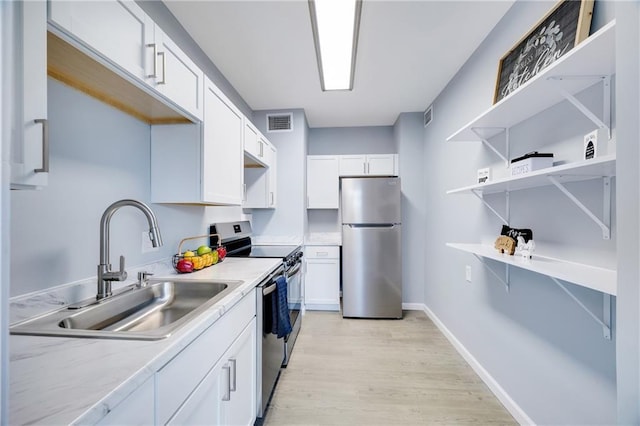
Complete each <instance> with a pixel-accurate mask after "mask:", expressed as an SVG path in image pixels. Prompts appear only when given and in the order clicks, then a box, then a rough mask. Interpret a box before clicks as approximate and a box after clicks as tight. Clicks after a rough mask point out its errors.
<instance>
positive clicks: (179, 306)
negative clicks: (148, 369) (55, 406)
mask: <svg viewBox="0 0 640 426" xmlns="http://www.w3.org/2000/svg"><path fill="white" fill-rule="evenodd" d="M241 283H242V281H224V282H222V281H158V282H153V281H151V282H150V283H149V284H148V285H147V286H146V287H142V288H136V287H134V286H132V287H130V288H127V289H126V290H125V291H123V292H122V293H119V294H117V295H115V296H112V297H110V298H106V299H102V300H100V301H92V302H91V303H90V304H89V305H88V306H86V307H82V308H80V309H70V308H64V309H60V310H58V311H55V312H52V313H49V314H46V315H43V316H40V317H37V318H34V319H30V320H27V321H23V322H20V323H17V324H15V325H13V326H12V327H11V328H10V332H11V334H28V335H44V336H64V337H95V338H106V339H140V340H157V339H163V338H166V337H169V336H170V335H171V334H172V333H173V332H175V331H176V330H177V329H178V328H180V327H181V326H183V325H185V324H186V323H188V322H189V320H191V319H193V318H195V317H196V316H197V315H198V314H200V313H201V312H203V311H204V310H206V309H207V308H209V307H211V306H213V305H214V304H215V303H217V302H218V301H219V300H220V299H222V298H223V297H225V296H226V295H228V294H229V293H231V292H232V291H233V290H235V289H236V288H237V287H238V286H239V285H240V284H241Z"/></svg>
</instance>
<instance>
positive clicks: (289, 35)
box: [164, 0, 514, 128]
mask: <svg viewBox="0 0 640 426" xmlns="http://www.w3.org/2000/svg"><path fill="white" fill-rule="evenodd" d="M513 1H514V0H500V1H496V0H494V1H480V0H476V1H460V0H455V1H452V0H448V1H447V0H443V1H433V0H413V1H398V0H386V1H381V0H364V1H363V5H362V16H361V21H360V35H359V40H358V52H357V59H356V71H355V78H354V88H353V91H350V92H322V91H321V89H320V81H319V75H318V67H317V62H316V54H315V47H314V42H313V35H312V32H311V22H310V18H309V6H308V2H307V1H306V0H288V1H275V0H256V1H246V0H244V1H242V0H241V1H239V0H225V1H222V0H209V1H202V0H200V1H191V0H164V3H165V4H166V5H167V7H168V8H169V10H170V11H171V12H172V13H173V14H174V15H175V17H176V18H177V19H178V21H179V22H180V23H181V24H182V25H183V26H184V28H185V29H186V30H187V32H188V33H189V34H190V35H191V37H192V38H193V39H194V40H195V41H196V42H197V43H198V44H199V45H200V47H201V48H202V50H203V51H204V52H205V53H206V54H207V55H208V56H209V57H210V58H211V60H212V61H213V63H214V64H216V66H217V67H218V68H219V69H220V71H221V72H222V73H223V74H224V76H225V77H226V78H227V80H229V82H230V83H231V84H232V85H233V86H234V87H235V88H236V90H237V91H238V93H239V94H240V95H241V96H242V97H243V98H244V100H245V101H246V102H247V104H248V105H249V107H251V109H253V110H269V109H287V108H303V109H304V110H305V113H306V116H307V119H308V121H309V126H310V127H312V128H314V127H348V126H383V125H392V124H393V123H394V122H395V120H396V119H397V117H398V114H399V113H401V112H407V111H423V110H425V109H426V108H427V107H428V106H429V105H430V104H431V102H432V101H433V100H434V99H435V97H436V96H437V95H438V94H439V93H440V91H441V90H442V89H443V88H444V87H445V85H446V84H447V83H448V82H449V81H450V80H451V78H452V77H453V76H454V74H455V73H456V72H457V71H458V69H460V67H461V66H462V64H464V62H465V61H466V60H467V58H468V57H469V56H470V55H471V53H473V51H474V50H475V49H476V48H477V47H478V45H479V44H480V43H481V42H482V40H483V39H484V38H485V37H486V35H487V34H488V33H489V31H490V30H491V29H492V28H493V26H494V25H495V24H496V23H497V22H498V21H499V20H500V19H501V18H502V16H503V15H504V14H505V13H506V11H507V9H508V8H509V7H510V6H511V5H512V3H513Z"/></svg>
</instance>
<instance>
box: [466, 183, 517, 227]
mask: <svg viewBox="0 0 640 426" xmlns="http://www.w3.org/2000/svg"><path fill="white" fill-rule="evenodd" d="M471 192H472V193H473V195H475V196H476V197H478V199H479V200H480V201H482V204H484V205H485V206H487V208H488V209H489V210H491V211H492V212H493V214H495V215H496V216H498V218H499V219H500V220H501V221H502V222H503V223H504V224H505V225H509V220H508V219H505V218H504V217H503V216H502V215H501V214H500V213H498V211H497V210H496V209H494V208H493V207H492V206H491V205H490V204H489V203H487V201H486V200H485V199H484V197H483V196H482V190H480V189H472V190H471ZM506 194H507V196H508V195H509V193H508V192H507V193H506ZM508 206H509V203H508V202H507V215H508V213H509V211H508V208H509V207H508Z"/></svg>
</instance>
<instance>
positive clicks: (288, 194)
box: [251, 109, 309, 242]
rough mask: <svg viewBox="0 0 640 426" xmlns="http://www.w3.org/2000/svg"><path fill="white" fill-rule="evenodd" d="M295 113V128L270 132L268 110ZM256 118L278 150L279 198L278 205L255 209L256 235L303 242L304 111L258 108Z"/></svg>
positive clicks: (305, 138) (305, 142)
mask: <svg viewBox="0 0 640 426" xmlns="http://www.w3.org/2000/svg"><path fill="white" fill-rule="evenodd" d="M289 112H291V113H293V120H292V123H293V131H291V132H267V119H266V117H267V114H272V113H289ZM253 122H254V123H255V125H256V126H257V127H258V129H259V130H260V131H261V132H262V134H263V135H265V136H266V137H267V139H269V141H270V142H271V143H273V145H274V146H275V147H276V149H277V150H278V158H277V162H278V163H277V169H278V176H277V181H278V201H277V208H276V209H252V210H251V211H252V227H253V232H254V233H255V234H256V235H260V236H262V237H264V238H266V239H268V238H271V237H292V238H296V239H298V240H299V241H300V242H302V239H303V238H304V234H305V208H306V199H307V188H306V175H307V161H306V158H307V132H308V128H309V126H308V125H307V119H306V116H305V115H304V111H303V110H301V109H290V110H282V111H256V112H254V114H253Z"/></svg>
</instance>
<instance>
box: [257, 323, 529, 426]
mask: <svg viewBox="0 0 640 426" xmlns="http://www.w3.org/2000/svg"><path fill="white" fill-rule="evenodd" d="M264 424H265V425H269V426H275V425H432V424H438V425H461V424H478V425H488V424H490V425H514V424H517V423H516V422H515V420H514V419H513V417H511V415H510V414H509V413H508V412H507V411H506V409H505V408H504V407H503V406H502V405H501V404H500V402H499V401H498V400H497V399H496V397H495V396H494V395H493V394H492V393H491V391H489V389H488V388H487V387H486V385H485V384H484V383H483V382H482V381H481V380H480V378H478V376H477V375H476V374H475V372H474V371H473V370H472V369H471V367H469V365H468V364H467V363H466V362H465V361H464V360H463V359H462V357H461V356H460V355H459V354H458V353H457V352H456V350H455V349H454V348H453V346H451V344H450V343H449V342H448V341H447V339H446V338H445V337H444V336H443V335H442V334H441V333H440V331H439V330H438V329H437V328H436V326H435V325H434V324H433V323H432V322H431V321H430V320H429V319H428V318H427V316H426V315H425V314H424V313H423V312H418V311H405V312H404V318H403V319H402V320H365V319H343V318H342V316H341V314H340V313H337V312H307V313H306V315H305V316H304V318H303V322H302V329H301V332H300V334H299V336H298V340H297V342H296V345H295V348H294V351H293V355H292V357H291V360H290V361H289V366H288V367H287V368H286V369H284V370H282V373H281V375H280V379H279V381H278V384H277V386H276V390H275V392H274V394H273V398H272V400H271V404H270V406H269V409H268V411H267V415H266V418H265V422H264Z"/></svg>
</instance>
